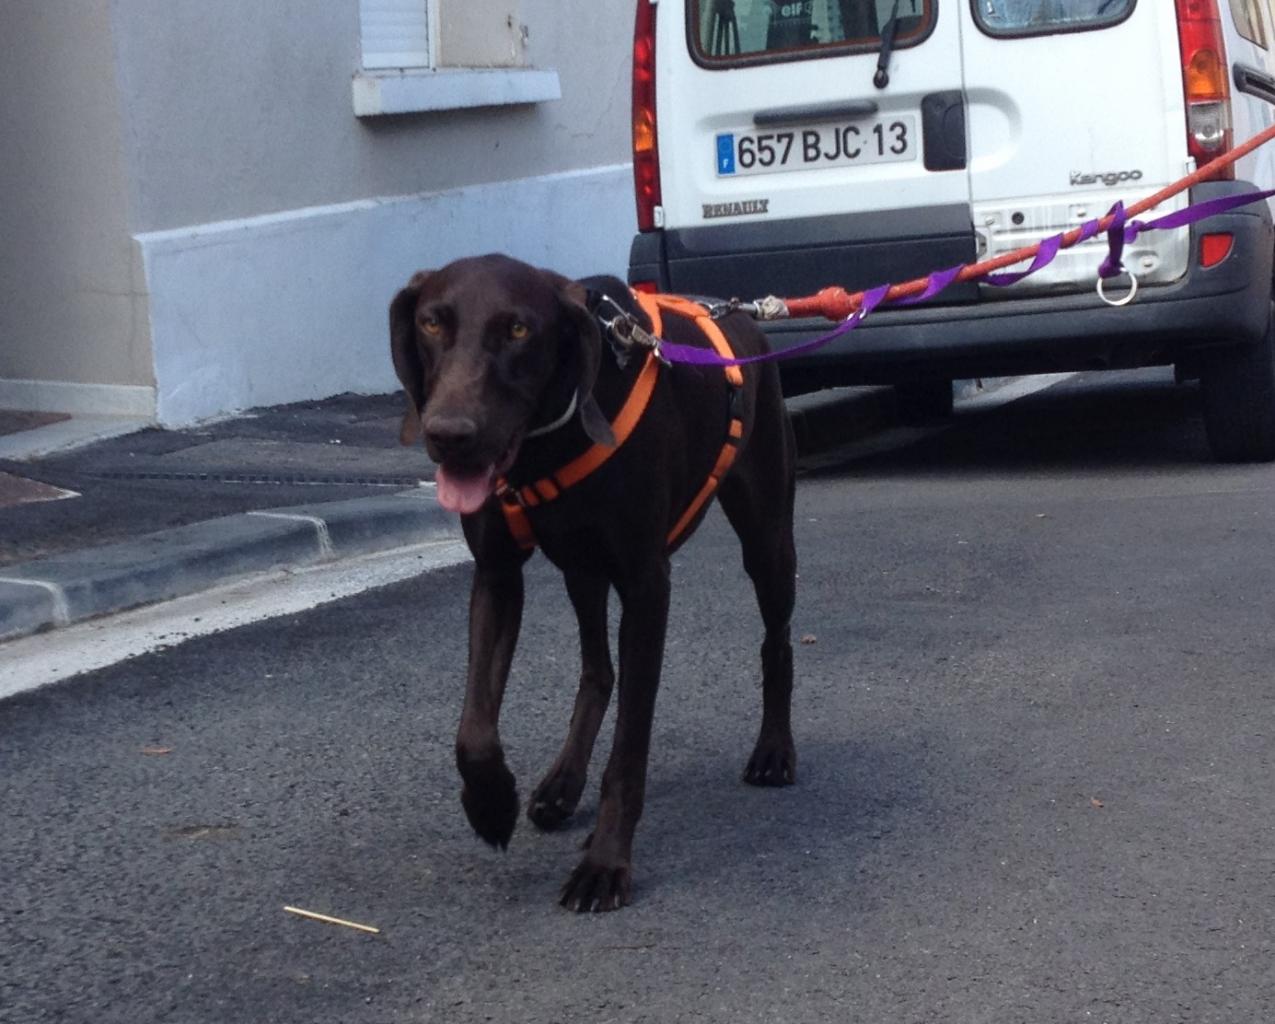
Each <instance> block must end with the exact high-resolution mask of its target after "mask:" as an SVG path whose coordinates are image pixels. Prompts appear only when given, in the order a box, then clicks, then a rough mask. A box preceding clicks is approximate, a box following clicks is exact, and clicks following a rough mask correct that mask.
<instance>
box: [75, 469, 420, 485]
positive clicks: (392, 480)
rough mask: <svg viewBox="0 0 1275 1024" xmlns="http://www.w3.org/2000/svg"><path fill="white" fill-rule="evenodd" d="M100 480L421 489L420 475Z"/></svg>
mask: <svg viewBox="0 0 1275 1024" xmlns="http://www.w3.org/2000/svg"><path fill="white" fill-rule="evenodd" d="M92 475H93V476H94V477H95V478H96V479H98V480H164V481H173V482H187V483H210V484H266V485H274V486H276V487H397V488H402V487H419V486H420V485H421V483H422V482H423V481H424V478H422V477H419V476H365V475H364V476H357V475H350V474H344V473H326V474H313V473H242V472H239V471H225V472H220V471H215V472H158V471H153V470H141V471H135V472H134V471H130V472H104V473H94V474H92Z"/></svg>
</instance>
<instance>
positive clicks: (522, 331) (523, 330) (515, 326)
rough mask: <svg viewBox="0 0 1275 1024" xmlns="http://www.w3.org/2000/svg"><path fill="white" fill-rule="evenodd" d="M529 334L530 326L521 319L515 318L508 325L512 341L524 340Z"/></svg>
mask: <svg viewBox="0 0 1275 1024" xmlns="http://www.w3.org/2000/svg"><path fill="white" fill-rule="evenodd" d="M530 336H531V328H530V327H528V326H527V325H526V324H524V323H523V322H522V321H521V320H515V321H514V322H513V323H511V324H510V325H509V337H511V338H513V340H514V341H526V340H527V339H528V338H529V337H530Z"/></svg>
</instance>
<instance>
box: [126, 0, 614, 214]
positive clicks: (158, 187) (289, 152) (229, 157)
mask: <svg viewBox="0 0 1275 1024" xmlns="http://www.w3.org/2000/svg"><path fill="white" fill-rule="evenodd" d="M441 2H442V4H443V8H444V19H443V20H444V24H445V25H446V24H447V23H448V21H449V20H452V19H449V17H448V16H447V13H446V9H447V5H448V4H452V5H459V6H462V7H468V6H472V5H473V4H472V0H470V3H466V0H441ZM503 6H505V7H511V6H512V7H514V8H518V7H519V5H518V4H516V3H514V4H509V3H505V4H504V5H503ZM632 11H633V9H632V3H631V0H522V2H521V9H520V11H519V17H520V19H521V22H522V23H523V24H524V25H525V26H526V29H527V46H526V54H525V57H526V61H527V63H529V64H531V65H533V66H536V67H541V68H552V69H555V70H556V71H557V72H558V74H559V76H560V79H561V83H562V99H561V100H556V101H552V102H547V103H540V104H532V105H524V106H513V107H490V108H482V109H468V110H453V111H446V112H437V113H425V114H410V115H402V116H395V117H390V118H376V119H368V120H362V121H360V120H358V119H356V118H355V117H354V115H353V110H352V103H351V89H350V80H351V76H352V75H353V73H354V72H355V71H356V70H357V68H358V66H359V59H360V53H359V9H358V0H325V2H323V3H315V2H314V0H272V2H271V3H269V4H264V5H263V4H262V3H261V2H260V0H217V2H216V3H209V2H208V0H115V3H114V27H115V35H116V37H117V40H118V47H119V53H120V88H121V94H122V106H123V109H124V111H125V119H126V125H127V133H128V138H129V145H130V149H131V155H130V159H131V163H132V179H131V182H130V198H131V201H132V202H131V205H132V208H133V210H134V222H133V227H134V229H135V230H137V231H156V230H163V229H167V228H174V227H180V226H186V225H193V224H201V223H208V222H214V221H223V220H228V219H232V218H239V217H249V216H255V215H257V214H263V213H273V212H278V211H281V210H292V209H297V208H300V207H309V206H327V205H330V204H335V203H345V202H349V201H351V200H357V199H369V198H374V197H378V196H403V195H411V194H415V193H422V192H441V191H446V190H448V189H454V188H460V187H463V186H468V185H473V184H479V183H490V182H497V181H514V180H518V179H522V178H535V177H538V176H541V175H546V174H552V173H555V172H558V171H566V170H572V169H577V168H582V167H594V166H604V165H609V164H615V163H622V162H624V161H626V160H627V159H628V132H629V128H628V89H629V85H628V53H629V47H630V45H631V37H632V19H633V13H632ZM502 28H503V26H502ZM456 34H459V33H456ZM443 36H444V41H446V39H447V38H448V36H449V33H448V32H447V31H445V32H444V33H443Z"/></svg>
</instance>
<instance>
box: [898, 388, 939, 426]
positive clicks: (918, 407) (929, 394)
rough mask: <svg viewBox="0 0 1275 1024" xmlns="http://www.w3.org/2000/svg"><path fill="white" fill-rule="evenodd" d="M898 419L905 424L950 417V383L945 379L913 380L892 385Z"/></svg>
mask: <svg viewBox="0 0 1275 1024" xmlns="http://www.w3.org/2000/svg"><path fill="white" fill-rule="evenodd" d="M894 392H895V395H896V396H897V398H898V403H899V417H900V418H901V419H902V420H903V421H904V422H906V423H916V422H918V421H923V420H936V419H944V418H946V417H948V416H951V415H952V382H951V381H950V380H946V379H930V380H913V381H908V382H907V383H905V384H896V385H894Z"/></svg>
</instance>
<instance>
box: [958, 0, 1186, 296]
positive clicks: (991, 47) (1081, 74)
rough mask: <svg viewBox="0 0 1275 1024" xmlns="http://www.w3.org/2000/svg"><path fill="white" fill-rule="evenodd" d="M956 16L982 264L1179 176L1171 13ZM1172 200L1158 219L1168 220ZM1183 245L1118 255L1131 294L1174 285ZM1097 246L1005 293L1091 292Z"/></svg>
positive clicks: (1009, 4)
mask: <svg viewBox="0 0 1275 1024" xmlns="http://www.w3.org/2000/svg"><path fill="white" fill-rule="evenodd" d="M950 6H953V7H957V8H959V9H960V16H961V19H962V26H961V35H962V43H963V51H964V55H965V72H964V73H965V85H966V95H967V97H968V101H969V107H968V114H969V133H970V140H971V159H970V167H969V180H970V194H971V200H972V203H973V212H974V226H975V230H976V231H977V232H978V234H979V243H980V250H981V251H980V255H988V256H995V255H998V254H1000V253H1003V252H1007V251H1010V250H1013V249H1017V248H1019V247H1021V246H1024V245H1029V244H1031V243H1032V242H1034V241H1036V240H1038V239H1040V238H1043V237H1046V236H1049V235H1053V234H1057V233H1058V232H1060V231H1065V230H1067V229H1070V228H1073V227H1075V226H1076V225H1077V224H1079V223H1082V222H1084V221H1086V220H1089V219H1091V218H1094V217H1099V216H1102V215H1103V214H1105V213H1106V212H1107V211H1108V210H1109V209H1110V207H1111V206H1112V204H1113V203H1115V202H1116V201H1117V200H1123V201H1124V202H1125V205H1126V206H1128V205H1130V204H1131V203H1132V202H1134V201H1136V200H1138V199H1140V198H1142V197H1143V196H1145V195H1148V194H1150V193H1152V192H1154V191H1156V190H1158V189H1159V188H1161V187H1162V186H1164V185H1166V184H1168V183H1170V182H1172V181H1174V180H1176V179H1178V178H1179V177H1181V176H1182V175H1183V174H1185V173H1187V171H1188V170H1189V169H1190V168H1189V166H1188V157H1187V146H1186V131H1185V112H1184V100H1183V93H1182V70H1181V54H1180V50H1179V45H1178V36H1177V22H1176V17H1175V12H1174V4H1173V3H1171V2H1169V0H1141V2H1135V0H975V2H973V3H970V2H963V3H958V4H953V5H950ZM1185 202H1186V197H1185V196H1182V197H1180V198H1178V199H1176V200H1171V201H1170V202H1169V203H1167V204H1165V205H1164V206H1162V207H1160V208H1159V210H1158V211H1157V212H1168V211H1169V210H1171V209H1176V208H1178V207H1180V206H1181V205H1184V204H1185ZM1187 244H1188V241H1187V232H1186V230H1185V229H1183V230H1179V231H1154V232H1147V233H1146V234H1143V235H1141V236H1140V237H1139V238H1138V240H1137V242H1136V243H1135V244H1134V245H1133V246H1131V247H1130V249H1129V250H1126V253H1125V266H1126V267H1128V268H1129V270H1131V271H1132V272H1134V273H1135V274H1136V275H1137V277H1138V279H1139V282H1140V283H1143V284H1154V283H1160V282H1167V281H1173V280H1176V279H1177V278H1179V277H1181V276H1182V274H1183V273H1185V271H1186V267H1187V255H1188V253H1187ZM1105 246H1106V243H1105V239H1104V238H1101V237H1100V238H1098V239H1094V240H1092V241H1090V242H1088V243H1086V244H1083V245H1080V246H1077V247H1076V248H1074V249H1071V250H1066V251H1063V252H1061V253H1059V254H1058V257H1057V258H1056V259H1055V260H1054V262H1053V263H1052V264H1051V265H1050V266H1049V267H1047V268H1045V269H1043V270H1041V271H1040V272H1038V273H1037V274H1034V275H1033V276H1031V277H1029V278H1027V279H1026V280H1024V281H1023V282H1021V283H1020V284H1018V285H1015V286H1014V287H1013V288H1010V289H992V288H988V290H987V294H988V296H989V297H1005V296H1006V294H1007V293H1009V294H1010V295H1012V294H1014V293H1021V292H1024V291H1041V290H1053V289H1059V288H1073V287H1092V286H1093V284H1094V283H1095V282H1096V280H1097V269H1098V266H1099V264H1100V263H1101V262H1102V254H1103V252H1104V250H1105Z"/></svg>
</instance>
